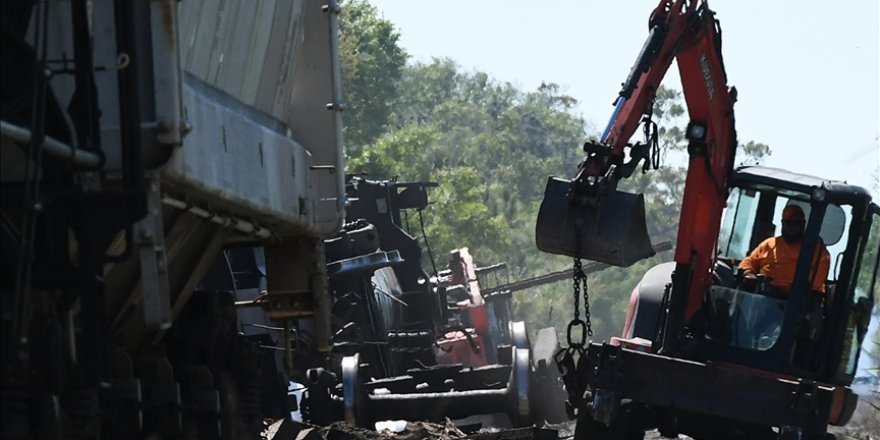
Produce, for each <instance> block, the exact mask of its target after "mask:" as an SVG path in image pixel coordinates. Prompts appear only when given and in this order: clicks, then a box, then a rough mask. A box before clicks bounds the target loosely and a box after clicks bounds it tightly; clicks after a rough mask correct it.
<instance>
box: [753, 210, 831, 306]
mask: <svg viewBox="0 0 880 440" xmlns="http://www.w3.org/2000/svg"><path fill="white" fill-rule="evenodd" d="M805 226H806V218H805V216H804V211H803V210H802V209H801V208H800V207H799V206H796V205H789V206H786V207H785V209H784V210H783V211H782V235H780V236H778V237H770V238H768V239H766V240H764V241H763V242H761V244H759V245H758V247H756V248H755V250H754V251H752V253H751V254H749V256H748V257H746V258H745V259H744V260H742V262H740V264H739V267H740V269H741V270H742V274H743V277H744V278H745V279H746V280H754V279H756V278H757V275H764V276H765V277H767V279H768V280H769V282H770V285H771V286H773V287H776V288H778V289H779V291H780V292H781V293H782V294H784V295H787V294H788V290H789V288H790V287H791V283H792V281H794V271H795V267H797V260H798V256H799V255H800V252H801V244H802V243H803V241H804V229H805ZM830 265H831V256H830V255H829V254H828V250H827V249H826V248H825V245H824V244H823V243H822V242H821V240H820V241H819V243H817V244H816V250H815V253H814V255H813V264H812V265H811V267H810V283H811V284H812V288H813V290H815V291H818V292H825V279H826V278H827V277H828V268H829V266H830Z"/></svg>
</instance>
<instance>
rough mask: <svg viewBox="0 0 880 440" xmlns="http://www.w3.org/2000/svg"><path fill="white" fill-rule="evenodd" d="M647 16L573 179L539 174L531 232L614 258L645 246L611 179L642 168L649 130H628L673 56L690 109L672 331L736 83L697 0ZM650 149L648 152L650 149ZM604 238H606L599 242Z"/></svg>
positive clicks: (699, 257) (694, 298) (705, 256)
mask: <svg viewBox="0 0 880 440" xmlns="http://www.w3.org/2000/svg"><path fill="white" fill-rule="evenodd" d="M649 26H650V33H649V36H648V39H647V41H646V42H645V44H644V46H643V47H642V50H641V52H640V53H639V56H638V58H637V59H636V62H635V64H634V65H633V67H632V69H631V70H630V72H629V75H628V77H627V79H626V81H625V82H624V83H623V86H622V89H621V90H620V93H619V94H618V96H617V98H616V100H615V102H614V112H613V113H612V116H611V118H610V120H609V122H608V125H607V127H606V128H605V130H604V131H603V133H602V136H601V138H600V139H599V141H598V142H588V143H586V144H585V145H584V150H585V152H586V153H587V155H586V157H585V158H584V160H583V162H582V163H581V165H580V169H579V171H578V173H577V175H576V176H575V178H574V179H572V180H570V181H562V180H560V179H554V178H551V181H550V182H549V183H548V188H547V191H546V192H545V199H544V203H543V204H542V207H541V212H540V213H539V216H538V227H537V230H536V241H537V242H538V247H539V249H541V250H544V251H546V252H551V253H559V254H564V255H570V256H574V257H582V258H589V259H593V260H597V261H603V262H606V263H609V264H616V265H620V266H626V265H629V264H632V262H634V261H637V260H638V259H641V258H644V257H647V256H650V255H652V254H653V253H652V252H650V251H649V250H648V249H649V247H650V240H649V239H648V238H647V229H646V227H645V226H644V224H645V220H644V205H643V203H644V202H643V200H642V199H641V197H642V196H641V195H638V196H636V195H632V194H626V193H623V192H620V191H617V183H618V182H619V180H620V179H622V178H626V177H629V176H630V175H632V173H633V172H634V170H635V169H636V168H637V167H638V165H639V164H640V163H642V164H643V166H642V168H643V170H645V171H647V169H648V168H649V166H648V164H649V163H650V162H651V156H652V151H651V150H652V148H651V147H652V144H655V143H656V139H654V140H653V142H652V139H650V138H646V140H645V142H644V143H630V138H631V137H632V136H633V135H634V134H635V132H636V131H637V130H638V128H639V126H640V125H642V124H646V125H648V126H649V127H650V126H651V125H652V124H653V122H652V121H651V115H652V113H653V105H654V100H655V97H656V92H657V90H658V88H659V87H660V83H661V82H662V80H663V78H664V76H665V75H666V73H667V71H668V70H669V67H670V65H671V64H672V61H673V60H676V61H677V63H678V70H679V73H680V75H681V82H682V87H683V93H684V97H685V101H686V103H687V109H688V115H689V119H690V121H689V123H688V127H687V130H686V138H687V140H688V154H689V165H688V171H687V179H686V183H685V193H684V198H683V200H682V212H681V218H680V225H679V233H678V240H677V244H676V250H675V261H676V263H677V266H676V274H675V276H674V280H673V285H674V291H673V292H672V295H671V297H670V301H671V302H670V316H669V322H668V323H667V325H668V326H671V327H670V328H669V329H670V330H673V332H674V333H678V330H680V327H681V326H682V325H684V324H683V323H686V322H687V320H689V319H690V317H691V316H693V314H694V313H695V312H696V310H697V309H698V308H699V305H700V302H701V301H702V296H703V293H704V292H706V288H707V287H708V283H709V282H710V280H711V268H712V265H713V264H714V262H713V258H714V249H715V243H716V241H717V237H718V229H719V224H720V218H721V214H722V210H723V208H724V204H725V201H726V197H727V189H726V183H727V178H728V176H729V175H730V174H731V172H732V166H733V159H734V154H735V150H736V144H737V142H736V132H735V129H734V117H733V103H734V102H735V100H736V91H735V89H733V88H729V87H728V86H727V75H726V73H725V70H724V63H723V59H722V57H721V29H720V26H719V24H718V21H717V20H715V17H714V13H713V12H712V11H711V10H710V9H709V8H708V5H707V3H706V2H705V1H702V0H699V1H687V0H677V1H672V0H662V1H661V2H660V4H659V5H658V6H657V8H655V9H654V11H653V13H652V14H651V17H650V20H649ZM645 132H646V135H653V136H656V129H655V130H654V131H653V134H652V133H651V130H645ZM653 154H654V161H655V162H656V160H657V158H656V154H657V153H656V151H655V152H654V153H653ZM643 161H644V162H643ZM563 182H565V184H563ZM542 217H543V218H542ZM611 242H613V243H614V244H615V245H614V246H609V243H611ZM572 243H574V245H572ZM621 255H623V256H624V257H625V258H621Z"/></svg>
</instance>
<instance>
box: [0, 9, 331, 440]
mask: <svg viewBox="0 0 880 440" xmlns="http://www.w3.org/2000/svg"><path fill="white" fill-rule="evenodd" d="M337 13H338V8H337V7H336V5H335V2H334V1H332V0H331V1H329V2H323V1H322V2H317V1H313V0H293V1H280V0H279V1H272V0H267V1H260V2H256V3H251V2H246V1H226V2H220V3H217V2H212V1H207V0H206V1H199V0H188V1H185V2H177V1H174V0H156V1H129V0H118V1H113V2H89V1H87V0H70V1H46V2H37V1H29V0H21V1H14V2H4V5H3V8H2V11H0V19H2V53H3V62H2V102H0V104H2V115H0V118H2V143H0V152H2V157H0V163H2V225H3V228H2V235H0V237H2V280H0V283H2V357H0V364H2V390H0V395H2V397H0V399H2V424H0V426H2V428H0V429H2V437H3V438H4V439H5V438H10V439H13V438H36V437H40V438H60V437H72V438H141V437H144V436H148V435H155V436H159V437H162V438H255V437H257V436H258V433H259V432H260V430H262V428H263V427H262V422H263V418H264V417H279V416H282V415H284V413H285V412H286V411H287V409H288V408H287V407H286V406H285V402H284V396H283V394H284V392H283V391H282V392H281V396H280V397H279V396H277V395H276V396H275V398H274V399H273V398H272V395H273V393H272V392H269V393H262V392H260V391H262V390H263V389H264V388H266V389H269V390H271V389H272V387H271V386H269V385H266V384H272V383H275V384H278V383H280V384H282V386H283V390H286V378H285V377H284V376H285V374H284V371H283V370H284V368H282V367H279V363H282V364H283V362H276V360H277V359H281V360H286V361H287V364H288V365H290V364H291V361H292V359H291V358H292V347H293V340H292V338H290V337H288V335H289V334H290V333H291V332H290V331H285V330H289V329H290V324H289V323H290V321H291V320H294V319H295V320H297V321H298V322H299V323H300V324H301V326H302V327H304V328H305V327H307V328H308V329H309V335H310V337H311V340H312V342H313V346H314V348H315V349H316V350H323V351H328V350H329V346H330V323H329V316H330V314H329V312H330V301H329V298H328V296H327V286H326V283H327V281H326V280H327V276H326V262H325V259H324V251H323V240H324V239H325V238H329V237H331V236H333V235H334V234H335V233H336V232H337V231H338V230H339V228H340V227H341V224H342V220H343V211H344V182H343V172H342V168H343V155H342V138H341V130H340V129H341V127H340V115H339V112H338V111H339V110H340V108H341V106H340V104H339V103H340V99H341V96H340V84H339V65H338V54H337V39H336V14H337ZM240 246H246V247H245V248H241V247H240ZM253 246H260V247H262V249H264V250H265V252H264V254H263V255H264V257H263V258H261V261H260V265H261V269H262V270H264V271H265V273H266V277H265V286H259V282H260V280H258V279H254V278H248V277H247V275H246V273H247V271H246V270H237V269H236V268H238V265H239V262H240V261H247V260H249V259H248V258H241V256H240V255H238V254H237V253H236V252H239V253H240V252H243V251H242V249H249V248H250V247H253ZM218 256H219V257H220V258H219V260H218ZM217 261H219V263H216V264H215V262H217ZM224 264H225V268H226V270H225V271H224V270H222V269H223V265H224ZM218 265H220V267H221V271H220V272H219V273H215V274H213V275H210V276H208V277H207V278H206V277H205V276H206V275H207V274H208V272H209V271H213V270H216V267H218ZM223 277H227V278H228V277H232V278H233V283H232V286H233V288H232V289H228V286H229V285H230V284H229V283H228V282H227V283H223V282H219V281H218V280H222V278H223ZM235 277H237V279H235ZM236 286H238V287H236ZM248 286H250V287H252V288H250V289H249V288H247V287H248ZM262 290H265V295H261V296H256V295H255V294H254V292H260V291H262ZM249 295H250V296H249ZM249 305H250V306H254V308H252V310H253V311H254V313H255V314H254V315H252V317H251V318H241V317H242V316H245V317H247V316H248V315H246V314H244V313H237V312H236V311H237V310H240V309H241V308H242V306H249ZM243 321H247V322H243ZM305 322H308V324H307V325H304V324H303V323H305ZM246 328H247V329H248V330H246ZM277 329H281V330H277ZM273 335H274V336H273ZM277 335H283V337H275V336H277ZM276 394H277V393H276Z"/></svg>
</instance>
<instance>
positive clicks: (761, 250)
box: [739, 240, 769, 278]
mask: <svg viewBox="0 0 880 440" xmlns="http://www.w3.org/2000/svg"><path fill="white" fill-rule="evenodd" d="M768 246H769V240H764V241H762V242H761V244H759V245H758V247H756V248H755V250H753V251H752V253H751V254H749V256H748V257H746V258H744V259H743V260H742V261H741V262H740V263H739V268H740V273H742V275H743V277H745V278H757V276H758V274H759V273H761V264H762V262H763V260H764V258H766V257H767V253H768V251H767V248H768Z"/></svg>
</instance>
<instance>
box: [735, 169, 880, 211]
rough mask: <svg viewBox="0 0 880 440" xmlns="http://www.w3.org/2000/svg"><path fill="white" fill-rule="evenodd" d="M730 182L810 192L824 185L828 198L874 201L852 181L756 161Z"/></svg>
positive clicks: (832, 199)
mask: <svg viewBox="0 0 880 440" xmlns="http://www.w3.org/2000/svg"><path fill="white" fill-rule="evenodd" d="M731 183H732V184H733V185H735V186H746V187H754V188H756V189H773V188H776V189H781V190H789V191H794V192H798V193H802V194H807V195H809V194H812V192H813V190H814V189H815V188H823V189H824V190H825V191H826V195H827V199H828V201H829V202H834V203H850V204H853V203H868V202H870V201H871V194H870V193H869V192H868V190H866V189H865V188H862V187H861V186H857V185H850V184H848V183H846V182H841V181H838V180H829V179H823V178H821V177H815V176H810V175H808V174H801V173H794V172H791V171H788V170H783V169H781V168H771V167H763V166H756V165H753V166H741V167H737V168H736V169H735V170H734V171H733V175H732V176H731ZM780 192H788V191H780Z"/></svg>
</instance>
